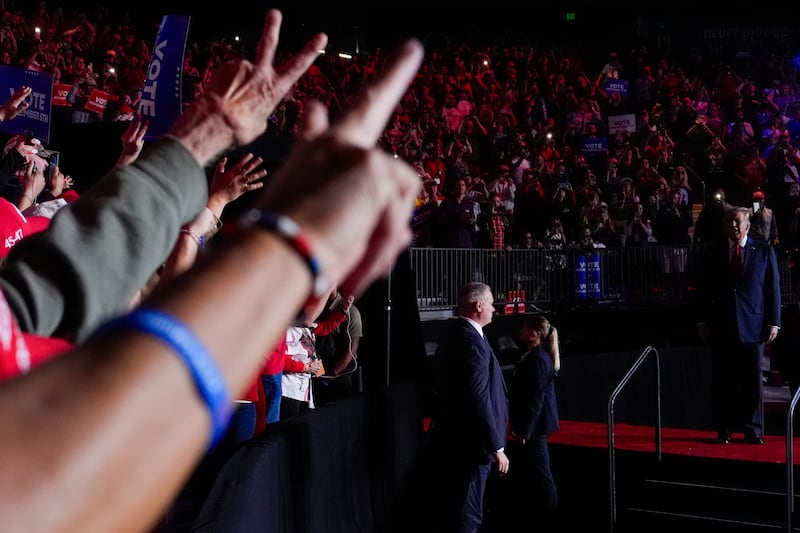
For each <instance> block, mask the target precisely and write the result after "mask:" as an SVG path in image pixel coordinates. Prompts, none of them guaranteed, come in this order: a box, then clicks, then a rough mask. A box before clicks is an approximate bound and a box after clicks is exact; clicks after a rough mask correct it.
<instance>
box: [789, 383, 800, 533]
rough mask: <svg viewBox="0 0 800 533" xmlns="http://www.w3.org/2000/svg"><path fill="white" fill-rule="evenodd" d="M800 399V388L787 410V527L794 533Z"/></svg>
mask: <svg viewBox="0 0 800 533" xmlns="http://www.w3.org/2000/svg"><path fill="white" fill-rule="evenodd" d="M798 400H800V388H798V389H797V390H796V391H794V395H793V396H792V401H791V402H790V403H789V409H788V410H787V411H786V528H787V531H788V532H789V533H792V513H793V512H794V409H795V407H797V402H798Z"/></svg>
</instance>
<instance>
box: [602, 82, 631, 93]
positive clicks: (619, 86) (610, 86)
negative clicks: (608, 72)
mask: <svg viewBox="0 0 800 533" xmlns="http://www.w3.org/2000/svg"><path fill="white" fill-rule="evenodd" d="M606 93H607V94H608V93H620V95H622V96H627V95H628V80H618V79H615V78H608V79H607V80H606Z"/></svg>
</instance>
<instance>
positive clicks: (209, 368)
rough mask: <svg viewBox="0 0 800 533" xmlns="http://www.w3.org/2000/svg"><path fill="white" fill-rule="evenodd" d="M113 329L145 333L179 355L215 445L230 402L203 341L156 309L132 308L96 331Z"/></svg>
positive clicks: (227, 419)
mask: <svg viewBox="0 0 800 533" xmlns="http://www.w3.org/2000/svg"><path fill="white" fill-rule="evenodd" d="M115 330H137V331H141V332H144V333H149V334H150V335H153V336H154V337H158V338H159V339H160V340H162V341H163V342H165V343H167V344H168V345H169V346H170V348H172V349H173V350H174V351H175V352H176V353H177V354H178V355H179V356H180V358H181V359H182V360H183V362H184V363H185V364H186V366H187V367H188V369H189V372H190V373H191V375H192V380H193V381H194V384H195V386H196V387H197V391H198V392H199V393H200V396H201V398H202V399H203V402H204V403H205V404H206V407H207V408H208V412H209V414H210V415H211V437H210V439H209V443H208V449H212V448H213V447H214V446H216V444H217V443H218V442H219V440H220V439H221V438H222V436H223V435H225V432H226V431H227V429H228V424H229V423H230V420H231V415H232V413H233V403H232V402H231V398H230V394H229V393H228V389H227V387H226V386H225V380H224V379H223V377H222V373H221V372H220V370H219V367H218V366H217V363H216V361H214V359H213V358H212V357H211V354H209V353H208V351H207V350H206V348H205V346H203V343H201V342H200V340H199V339H198V338H197V337H196V336H195V334H194V333H193V332H192V331H191V330H190V329H189V328H187V327H186V326H185V325H184V324H183V323H181V322H180V321H179V320H177V319H175V318H174V317H172V316H170V315H168V314H167V313H164V312H162V311H158V310H156V309H149V308H138V309H135V310H134V311H132V312H130V313H129V314H127V315H123V316H121V317H119V318H115V319H112V320H110V321H109V322H107V323H105V324H104V325H102V326H101V327H100V328H99V329H98V330H97V333H96V334H97V335H101V334H104V333H106V332H108V331H115Z"/></svg>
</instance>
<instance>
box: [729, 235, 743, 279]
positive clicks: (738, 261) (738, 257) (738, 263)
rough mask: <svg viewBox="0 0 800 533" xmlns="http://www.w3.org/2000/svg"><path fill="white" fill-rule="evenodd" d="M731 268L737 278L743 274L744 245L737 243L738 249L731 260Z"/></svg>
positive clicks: (734, 251)
mask: <svg viewBox="0 0 800 533" xmlns="http://www.w3.org/2000/svg"><path fill="white" fill-rule="evenodd" d="M731 268H733V273H734V274H735V275H736V276H739V275H741V274H742V245H741V244H739V243H738V242H737V243H736V247H735V248H734V249H733V257H732V258H731Z"/></svg>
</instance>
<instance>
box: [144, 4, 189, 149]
mask: <svg viewBox="0 0 800 533" xmlns="http://www.w3.org/2000/svg"><path fill="white" fill-rule="evenodd" d="M190 18H191V17H184V16H176V15H167V16H165V17H164V18H163V19H161V27H160V28H159V30H158V36H157V37H156V44H155V46H154V47H153V57H152V59H151V60H150V66H149V67H148V69H147V80H146V81H145V85H144V89H143V90H142V102H141V104H139V110H138V111H139V114H141V115H142V116H143V117H144V118H147V119H148V120H149V121H150V125H149V126H148V128H147V136H146V137H145V139H147V140H154V139H157V138H159V137H161V136H162V135H164V134H165V133H167V131H168V130H169V128H170V127H171V126H172V123H173V122H175V120H176V119H177V118H178V117H179V116H180V114H181V111H182V106H183V104H182V102H181V78H182V73H183V54H184V51H185V49H186V38H187V36H188V35H189V21H190Z"/></svg>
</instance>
